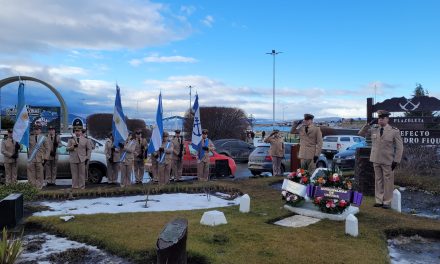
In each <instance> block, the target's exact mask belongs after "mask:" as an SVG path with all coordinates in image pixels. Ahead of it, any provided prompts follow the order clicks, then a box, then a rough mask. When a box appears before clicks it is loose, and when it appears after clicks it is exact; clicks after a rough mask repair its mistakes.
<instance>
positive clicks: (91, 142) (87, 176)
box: [82, 129, 95, 182]
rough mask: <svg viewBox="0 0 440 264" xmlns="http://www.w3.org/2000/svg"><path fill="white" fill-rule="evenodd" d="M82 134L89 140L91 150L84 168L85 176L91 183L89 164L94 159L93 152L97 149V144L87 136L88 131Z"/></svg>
mask: <svg viewBox="0 0 440 264" xmlns="http://www.w3.org/2000/svg"><path fill="white" fill-rule="evenodd" d="M82 134H83V136H84V137H85V138H86V139H87V144H88V145H89V149H90V151H89V153H88V155H87V160H86V164H85V166H84V167H85V170H86V171H85V172H84V175H86V182H88V181H89V162H90V159H91V157H92V151H93V150H94V149H95V143H93V140H92V139H91V138H89V137H88V136H87V129H83V130H82Z"/></svg>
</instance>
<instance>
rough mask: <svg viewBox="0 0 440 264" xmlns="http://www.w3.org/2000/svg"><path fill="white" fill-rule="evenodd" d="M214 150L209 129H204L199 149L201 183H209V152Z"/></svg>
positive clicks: (198, 159) (198, 171)
mask: <svg viewBox="0 0 440 264" xmlns="http://www.w3.org/2000/svg"><path fill="white" fill-rule="evenodd" d="M214 149H215V148H214V144H212V142H211V140H210V139H209V138H208V129H203V130H202V139H201V140H200V143H199V146H198V149H197V178H198V180H199V181H209V164H210V159H209V152H210V151H213V150H214Z"/></svg>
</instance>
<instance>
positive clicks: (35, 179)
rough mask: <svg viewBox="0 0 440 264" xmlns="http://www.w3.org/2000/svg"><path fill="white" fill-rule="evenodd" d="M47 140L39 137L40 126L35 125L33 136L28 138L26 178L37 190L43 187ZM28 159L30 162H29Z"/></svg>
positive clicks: (41, 136)
mask: <svg viewBox="0 0 440 264" xmlns="http://www.w3.org/2000/svg"><path fill="white" fill-rule="evenodd" d="M47 143H48V141H47V138H45V137H44V136H43V135H41V126H40V125H38V124H35V125H34V127H33V134H32V135H30V136H29V150H28V164H27V177H28V181H29V182H30V183H31V184H32V185H33V186H35V187H36V188H38V189H41V188H43V185H44V165H43V164H44V163H45V162H46V157H47V155H46V151H47V149H48V148H49V146H48V144H47ZM29 159H30V160H29Z"/></svg>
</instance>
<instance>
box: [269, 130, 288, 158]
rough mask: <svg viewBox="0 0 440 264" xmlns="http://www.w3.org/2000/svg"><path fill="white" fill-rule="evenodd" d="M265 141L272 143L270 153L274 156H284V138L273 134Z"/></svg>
mask: <svg viewBox="0 0 440 264" xmlns="http://www.w3.org/2000/svg"><path fill="white" fill-rule="evenodd" d="M264 142H266V143H270V149H269V153H270V155H271V156H272V157H279V158H282V157H284V138H283V137H282V136H280V135H279V134H278V135H272V136H269V137H267V138H265V139H264Z"/></svg>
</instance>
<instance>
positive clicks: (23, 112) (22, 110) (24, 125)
mask: <svg viewBox="0 0 440 264" xmlns="http://www.w3.org/2000/svg"><path fill="white" fill-rule="evenodd" d="M12 138H13V139H14V140H15V141H17V142H20V143H21V144H23V145H25V146H26V147H27V148H28V147H29V114H28V109H27V106H26V105H25V102H24V83H23V82H22V81H20V85H19V86H18V103H17V117H16V118H15V124H14V130H13V133H12Z"/></svg>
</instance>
